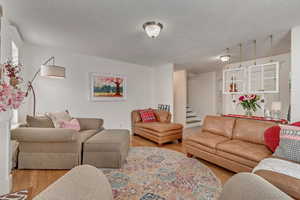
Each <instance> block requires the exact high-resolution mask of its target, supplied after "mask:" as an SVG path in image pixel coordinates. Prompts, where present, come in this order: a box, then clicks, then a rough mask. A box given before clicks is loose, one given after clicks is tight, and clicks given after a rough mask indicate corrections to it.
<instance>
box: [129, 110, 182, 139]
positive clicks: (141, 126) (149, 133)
mask: <svg viewBox="0 0 300 200" xmlns="http://www.w3.org/2000/svg"><path fill="white" fill-rule="evenodd" d="M154 112H155V115H156V119H157V122H147V123H143V122H142V119H141V116H140V113H139V111H138V110H134V111H132V113H131V124H132V133H133V134H137V135H140V136H142V137H145V138H147V139H149V140H151V141H154V142H156V143H158V144H159V145H162V144H164V143H167V142H171V141H174V140H181V139H182V129H183V126H182V125H181V124H177V123H171V118H172V115H171V113H170V112H167V111H162V110H155V111H154Z"/></svg>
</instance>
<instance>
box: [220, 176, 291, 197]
mask: <svg viewBox="0 0 300 200" xmlns="http://www.w3.org/2000/svg"><path fill="white" fill-rule="evenodd" d="M232 199H234V200H244V199H247V200H257V199H265V200H273V199H280V200H292V198H291V197H289V196H288V195H287V194H285V193H284V192H282V191H281V190H279V189H278V188H277V187H275V186H273V185H272V184H271V183H269V182H268V181H266V180H265V179H263V178H261V177H260V176H257V175H255V174H251V173H239V174H236V175H234V176H233V177H232V178H230V179H229V180H228V181H227V182H226V183H225V185H224V187H223V191H222V193H221V197H220V198H219V200H232Z"/></svg>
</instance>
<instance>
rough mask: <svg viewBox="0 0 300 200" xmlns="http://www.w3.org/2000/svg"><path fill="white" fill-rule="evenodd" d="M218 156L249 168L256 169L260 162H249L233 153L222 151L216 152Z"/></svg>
mask: <svg viewBox="0 0 300 200" xmlns="http://www.w3.org/2000/svg"><path fill="white" fill-rule="evenodd" d="M216 154H217V155H218V156H220V157H222V158H224V159H227V160H231V161H234V162H237V163H239V164H241V165H243V166H247V167H249V168H254V167H255V166H256V165H257V163H258V162H256V161H253V160H249V159H247V158H245V157H241V156H238V155H235V154H232V153H228V152H226V151H222V150H216Z"/></svg>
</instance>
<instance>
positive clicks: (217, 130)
mask: <svg viewBox="0 0 300 200" xmlns="http://www.w3.org/2000/svg"><path fill="white" fill-rule="evenodd" d="M234 123H235V119H234V118H226V117H220V116H207V117H205V119H204V124H203V128H202V129H203V131H208V132H211V133H214V134H217V135H222V136H225V137H228V138H230V139H231V138H232V130H233V127H234Z"/></svg>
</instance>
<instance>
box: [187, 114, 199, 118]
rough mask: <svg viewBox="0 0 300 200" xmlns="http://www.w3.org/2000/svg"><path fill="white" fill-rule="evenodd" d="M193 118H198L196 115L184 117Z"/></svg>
mask: <svg viewBox="0 0 300 200" xmlns="http://www.w3.org/2000/svg"><path fill="white" fill-rule="evenodd" d="M193 117H198V116H197V115H189V116H186V118H193Z"/></svg>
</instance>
